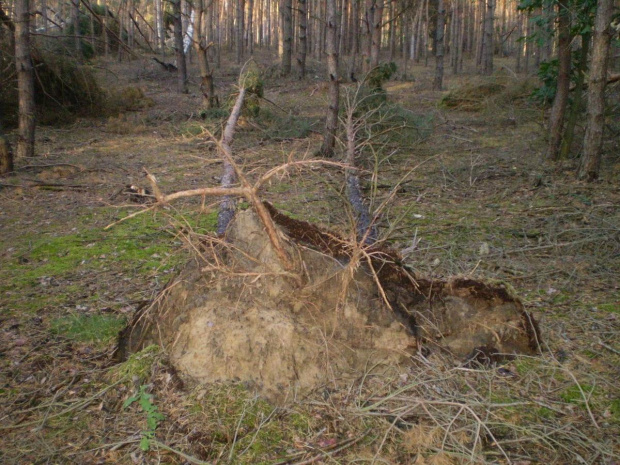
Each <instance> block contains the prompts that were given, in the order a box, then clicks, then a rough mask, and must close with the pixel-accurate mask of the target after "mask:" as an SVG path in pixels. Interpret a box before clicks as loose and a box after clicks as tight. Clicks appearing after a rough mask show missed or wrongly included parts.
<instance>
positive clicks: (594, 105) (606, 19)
mask: <svg viewBox="0 0 620 465" xmlns="http://www.w3.org/2000/svg"><path fill="white" fill-rule="evenodd" d="M612 12H613V0H598V2H597V9H596V19H595V26H594V43H593V46H592V65H591V67H590V78H589V80H588V119H587V126H586V135H585V137H584V140H583V159H582V162H581V166H580V167H579V172H578V174H577V175H578V177H579V179H586V180H588V181H594V180H596V179H598V176H599V171H600V166H601V151H602V148H603V129H604V125H605V86H606V84H607V65H608V62H609V42H610V40H611V31H610V29H611V28H610V23H611V15H612Z"/></svg>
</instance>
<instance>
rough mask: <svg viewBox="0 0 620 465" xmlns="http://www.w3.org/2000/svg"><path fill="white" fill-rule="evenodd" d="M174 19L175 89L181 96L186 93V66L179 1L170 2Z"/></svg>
mask: <svg viewBox="0 0 620 465" xmlns="http://www.w3.org/2000/svg"><path fill="white" fill-rule="evenodd" d="M172 8H173V9H172V14H173V19H174V46H175V48H176V54H177V69H178V71H177V88H178V90H179V92H180V93H181V94H186V93H187V65H186V63H185V53H183V21H182V20H181V0H172Z"/></svg>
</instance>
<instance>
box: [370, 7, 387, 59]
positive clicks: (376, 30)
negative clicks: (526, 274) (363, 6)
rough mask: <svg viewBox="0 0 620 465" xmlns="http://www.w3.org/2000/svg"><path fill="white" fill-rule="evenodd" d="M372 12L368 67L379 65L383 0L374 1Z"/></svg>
mask: <svg viewBox="0 0 620 465" xmlns="http://www.w3.org/2000/svg"><path fill="white" fill-rule="evenodd" d="M374 5H375V6H374V8H375V11H374V14H373V16H372V17H373V23H372V37H371V46H370V69H373V68H376V67H377V66H379V54H380V52H381V32H382V29H383V7H384V3H383V0H378V1H376V2H374Z"/></svg>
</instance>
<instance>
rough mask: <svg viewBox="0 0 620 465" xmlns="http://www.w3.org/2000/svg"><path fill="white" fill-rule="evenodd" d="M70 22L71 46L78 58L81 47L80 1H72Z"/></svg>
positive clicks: (80, 55) (80, 53) (80, 54)
mask: <svg viewBox="0 0 620 465" xmlns="http://www.w3.org/2000/svg"><path fill="white" fill-rule="evenodd" d="M72 5H73V8H72V9H71V22H72V23H73V40H74V42H73V44H74V47H75V53H76V55H77V57H78V58H81V57H82V47H81V43H80V42H81V39H80V0H72Z"/></svg>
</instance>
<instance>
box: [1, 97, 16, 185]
mask: <svg viewBox="0 0 620 465" xmlns="http://www.w3.org/2000/svg"><path fill="white" fill-rule="evenodd" d="M1 111H2V110H1V109H0V176H1V175H3V174H6V173H10V172H12V171H13V151H12V150H11V145H10V144H9V141H8V139H7V138H6V136H5V135H4V131H3V130H2V119H1V117H2V114H1Z"/></svg>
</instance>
